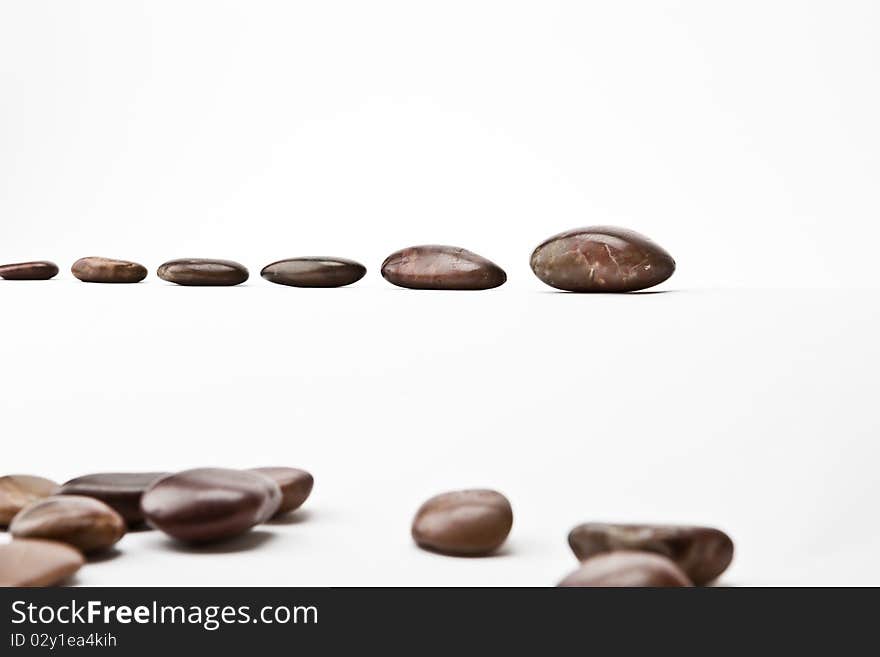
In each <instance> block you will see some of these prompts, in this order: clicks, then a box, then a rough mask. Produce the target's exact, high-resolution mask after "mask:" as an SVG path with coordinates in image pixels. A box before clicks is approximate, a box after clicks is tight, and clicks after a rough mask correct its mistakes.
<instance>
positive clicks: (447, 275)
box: [382, 244, 507, 290]
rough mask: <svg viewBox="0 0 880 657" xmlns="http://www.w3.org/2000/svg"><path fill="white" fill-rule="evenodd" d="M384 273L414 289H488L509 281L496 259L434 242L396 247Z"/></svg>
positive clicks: (389, 279)
mask: <svg viewBox="0 0 880 657" xmlns="http://www.w3.org/2000/svg"><path fill="white" fill-rule="evenodd" d="M382 276H383V277H384V278H385V280H387V281H388V282H389V283H393V284H394V285H397V286H400V287H407V288H410V289H413V290H488V289H490V288H494V287H498V286H499V285H503V284H504V282H505V281H507V274H505V273H504V270H503V269H501V267H499V266H498V265H496V264H495V263H494V262H492V261H490V260H487V259H486V258H484V257H482V256H479V255H477V254H476V253H472V252H470V251H468V250H467V249H462V248H459V247H457V246H441V245H434V244H429V245H425V246H412V247H409V248H407V249H401V250H400V251H395V252H394V253H392V254H391V255H390V256H388V257H387V258H386V259H385V262H383V263H382Z"/></svg>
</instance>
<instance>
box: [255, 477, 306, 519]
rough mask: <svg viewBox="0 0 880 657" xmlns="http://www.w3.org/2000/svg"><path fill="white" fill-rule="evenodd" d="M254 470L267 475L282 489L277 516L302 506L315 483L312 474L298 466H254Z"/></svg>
mask: <svg viewBox="0 0 880 657" xmlns="http://www.w3.org/2000/svg"><path fill="white" fill-rule="evenodd" d="M253 472H259V473H260V474H263V475H266V476H267V477H269V479H271V480H272V481H274V482H275V483H276V484H278V488H280V489H281V506H279V507H278V511H276V512H275V515H276V516H279V515H281V514H282V513H288V512H289V511H294V510H296V509H298V508H299V507H301V506H302V505H303V503H304V502H305V501H306V500H307V499H308V497H309V495H310V494H311V492H312V486H313V485H314V483H315V480H314V478H313V477H312V475H311V474H309V473H308V472H306V471H305V470H300V469H298V468H253Z"/></svg>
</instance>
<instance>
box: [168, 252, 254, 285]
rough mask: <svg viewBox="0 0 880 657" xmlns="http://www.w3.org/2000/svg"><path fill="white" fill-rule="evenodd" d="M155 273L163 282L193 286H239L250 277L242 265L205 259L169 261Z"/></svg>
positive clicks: (229, 261) (228, 261) (230, 261)
mask: <svg viewBox="0 0 880 657" xmlns="http://www.w3.org/2000/svg"><path fill="white" fill-rule="evenodd" d="M156 273H157V275H158V276H159V278H161V279H162V280H163V281H168V282H169V283H177V284H178V285H193V286H214V285H240V284H241V283H244V282H245V281H246V280H247V279H248V277H249V275H250V274H248V270H247V268H246V267H245V266H244V265H240V264H238V263H237V262H233V261H232V260H208V259H205V258H184V259H181V260H169V261H168V262H166V263H165V264H163V265H162V266H161V267H159V271H158V272H156Z"/></svg>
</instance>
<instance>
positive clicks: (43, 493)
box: [0, 475, 58, 527]
mask: <svg viewBox="0 0 880 657" xmlns="http://www.w3.org/2000/svg"><path fill="white" fill-rule="evenodd" d="M57 490H58V484H56V483H55V482H54V481H52V480H50V479H44V478H43V477H34V476H32V475H6V476H5V477H0V527H6V526H7V525H8V524H9V523H10V522H11V521H12V519H13V518H14V517H15V514H16V513H18V512H19V511H21V510H22V509H23V508H25V507H26V506H28V505H29V504H32V503H34V502H36V501H38V500H41V499H43V498H45V497H49V496H50V495H54V494H55V491H57Z"/></svg>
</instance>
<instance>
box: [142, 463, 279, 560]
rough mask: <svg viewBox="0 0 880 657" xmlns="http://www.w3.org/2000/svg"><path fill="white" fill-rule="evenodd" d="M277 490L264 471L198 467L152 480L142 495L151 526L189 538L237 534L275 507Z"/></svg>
mask: <svg viewBox="0 0 880 657" xmlns="http://www.w3.org/2000/svg"><path fill="white" fill-rule="evenodd" d="M280 505H281V490H280V489H279V488H278V484H276V483H275V482H274V481H272V479H270V478H269V477H267V476H265V475H262V474H260V473H258V472H252V471H248V470H226V469H223V468H197V469H195V470H186V471H184V472H179V473H177V474H173V475H169V476H168V477H164V478H162V479H160V480H159V481H157V482H156V483H154V484H153V485H152V486H151V487H150V488H148V489H147V492H146V493H144V496H143V497H142V498H141V509H142V510H143V512H144V516H145V517H146V518H147V520H148V521H149V522H150V524H152V525H153V526H154V527H156V528H158V529H161V530H162V531H163V532H165V533H166V534H168V535H170V536H173V537H174V538H176V539H178V540H181V541H186V542H189V543H207V542H211V541H219V540H223V539H226V538H231V537H233V536H237V535H239V534H242V533H244V532H246V531H247V530H249V529H250V528H251V527H253V526H254V525H258V524H260V523H261V522H265V521H266V520H268V519H269V518H271V517H272V516H273V515H275V513H276V512H277V511H278V507H279V506H280Z"/></svg>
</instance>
